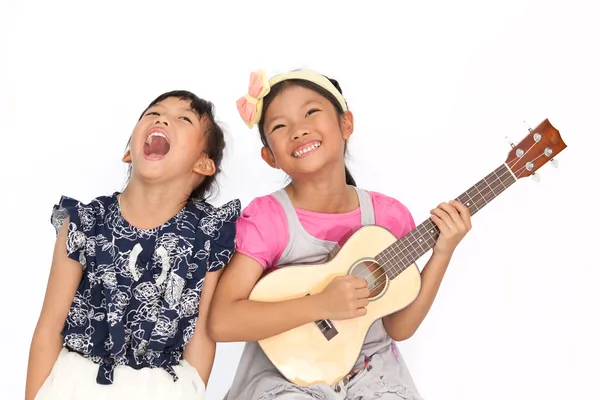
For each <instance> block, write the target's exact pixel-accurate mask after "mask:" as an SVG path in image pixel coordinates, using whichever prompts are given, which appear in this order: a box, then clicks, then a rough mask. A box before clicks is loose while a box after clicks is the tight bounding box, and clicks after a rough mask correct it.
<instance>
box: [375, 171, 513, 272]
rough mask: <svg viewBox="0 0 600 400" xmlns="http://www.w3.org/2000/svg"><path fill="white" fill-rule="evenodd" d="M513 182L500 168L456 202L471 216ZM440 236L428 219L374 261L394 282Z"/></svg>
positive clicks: (510, 173)
mask: <svg viewBox="0 0 600 400" xmlns="http://www.w3.org/2000/svg"><path fill="white" fill-rule="evenodd" d="M516 181H517V178H516V177H515V175H514V174H513V172H512V171H511V169H510V168H509V167H508V166H507V165H506V164H502V165H501V166H499V167H498V168H496V169H495V170H494V171H492V172H491V173H489V174H488V175H487V176H485V177H484V178H483V179H481V180H480V181H479V182H477V183H476V184H475V185H473V186H471V187H470V188H469V189H468V190H466V191H465V192H464V193H462V194H461V195H460V196H458V197H457V198H456V200H458V201H460V202H461V203H462V204H463V205H464V206H466V207H467V208H468V209H469V212H470V213H471V215H474V214H475V213H477V212H478V211H479V210H481V209H482V208H483V207H485V206H486V205H487V204H488V203H489V202H491V201H492V200H493V199H495V198H496V197H498V195H500V193H502V192H504V191H505V190H506V189H508V187H509V186H511V185H512V184H513V183H515V182H516ZM439 235H440V230H439V228H438V227H437V225H436V224H435V223H434V222H433V221H432V220H431V218H428V219H427V220H425V221H424V222H423V223H421V224H420V225H418V226H417V227H416V228H415V229H413V230H412V231H410V232H409V233H407V234H406V235H404V236H403V237H402V238H400V239H399V240H397V241H396V242H394V243H393V244H392V245H391V246H389V247H388V248H386V249H385V250H383V251H382V252H381V253H379V254H378V255H377V256H376V257H375V258H376V260H377V263H378V264H379V265H380V266H381V267H383V269H384V270H385V271H386V274H387V276H388V278H389V279H394V278H395V277H396V276H398V275H400V273H402V271H404V270H405V269H406V268H408V267H409V266H410V265H412V264H414V262H415V261H416V260H418V259H419V258H420V257H421V256H423V255H424V254H425V253H427V252H428V251H429V250H431V249H432V248H433V247H434V246H435V243H436V242H437V239H438V237H439Z"/></svg>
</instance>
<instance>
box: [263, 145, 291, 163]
mask: <svg viewBox="0 0 600 400" xmlns="http://www.w3.org/2000/svg"><path fill="white" fill-rule="evenodd" d="M267 143H269V148H270V149H271V151H272V152H273V155H274V156H275V158H276V159H278V160H280V159H282V158H283V157H285V156H287V155H288V146H287V142H286V141H284V140H268V141H267Z"/></svg>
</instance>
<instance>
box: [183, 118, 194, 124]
mask: <svg viewBox="0 0 600 400" xmlns="http://www.w3.org/2000/svg"><path fill="white" fill-rule="evenodd" d="M181 119H183V120H185V121H187V122H189V123H190V124H191V123H192V120H191V119H189V118H188V117H181Z"/></svg>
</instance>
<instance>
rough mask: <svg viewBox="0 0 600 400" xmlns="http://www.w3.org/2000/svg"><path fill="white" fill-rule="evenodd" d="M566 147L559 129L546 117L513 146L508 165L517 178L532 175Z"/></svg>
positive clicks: (507, 161) (507, 160)
mask: <svg viewBox="0 0 600 400" xmlns="http://www.w3.org/2000/svg"><path fill="white" fill-rule="evenodd" d="M566 147H567V145H566V144H565V142H563V140H562V138H561V137H560V133H559V132H558V130H557V129H556V128H555V127H554V126H552V124H551V123H550V121H548V119H545V120H544V121H543V122H542V123H541V124H539V125H538V126H537V127H536V128H534V129H530V130H529V135H527V136H526V137H525V138H523V140H521V141H520V142H519V143H518V144H516V145H514V146H513V149H512V150H511V151H510V152H509V153H508V157H507V158H506V165H508V167H509V168H510V169H511V170H512V172H513V174H514V175H515V177H516V178H517V179H520V178H524V177H527V176H531V175H533V174H534V173H535V172H536V171H537V170H538V169H540V168H541V167H542V166H543V165H544V164H546V163H547V162H548V161H551V160H552V159H553V158H554V157H555V156H556V155H557V154H558V153H560V152H561V151H563V150H564V149H565V148H566Z"/></svg>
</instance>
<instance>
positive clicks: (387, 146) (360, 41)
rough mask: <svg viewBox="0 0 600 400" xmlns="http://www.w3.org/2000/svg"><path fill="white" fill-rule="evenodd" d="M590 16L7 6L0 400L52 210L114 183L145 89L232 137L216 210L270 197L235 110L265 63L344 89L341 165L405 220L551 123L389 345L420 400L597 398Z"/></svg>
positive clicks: (23, 340)
mask: <svg viewBox="0 0 600 400" xmlns="http://www.w3.org/2000/svg"><path fill="white" fill-rule="evenodd" d="M413 3H414V4H413ZM567 4H568V5H567ZM589 4H593V2H587V1H574V0H569V1H562V2H559V1H549V0H505V1H503V2H494V3H492V2H489V1H488V2H483V1H476V0H471V1H467V0H455V1H452V2H448V1H444V0H438V1H427V2H411V4H410V5H409V4H406V3H405V2H402V3H400V2H397V3H396V2H389V3H388V2H387V1H371V2H367V3H365V2H356V3H352V2H349V1H322V0H321V1H308V0H304V1H301V2H300V1H296V2H293V3H292V2H283V1H261V2H259V1H253V2H246V1H244V2H241V1H240V2H239V4H235V3H234V2H230V1H219V2H216V1H214V2H202V1H189V2H182V1H169V2H166V1H164V2H150V1H139V2H137V3H135V4H134V2H131V1H128V2H125V1H119V2H116V1H114V2H113V1H104V2H100V3H99V2H76V1H73V2H70V3H67V2H62V1H42V0H40V1H37V2H32V1H23V0H20V1H18V2H17V1H16V0H13V1H10V0H1V1H0V57H1V59H0V116H1V119H0V124H1V128H2V139H1V140H0V143H1V145H0V149H1V157H0V178H1V191H2V196H1V197H0V209H1V210H2V229H1V230H0V235H1V240H0V251H1V252H2V258H1V261H0V267H1V268H2V284H1V289H0V302H1V303H0V307H1V310H2V311H1V313H2V314H1V318H0V323H1V329H0V347H2V349H1V354H2V361H1V362H0V368H1V369H2V371H1V372H2V373H1V374H0V376H1V378H0V380H1V386H0V387H1V390H2V398H4V399H18V398H22V397H23V390H24V384H25V373H26V364H27V356H28V350H29V343H30V339H31V334H32V332H33V329H34V326H35V323H36V321H37V317H38V313H39V310H40V307H41V303H42V299H43V296H44V290H45V285H46V279H47V275H48V271H49V266H50V261H51V254H52V246H53V242H54V231H53V228H52V227H51V225H50V221H49V218H50V210H51V208H52V206H53V204H55V202H57V201H58V199H59V197H60V196H61V195H62V194H66V195H69V196H72V197H76V198H78V199H80V200H85V201H89V200H90V199H92V198H93V197H96V196H98V195H102V194H107V193H112V192H113V191H115V190H120V189H122V185H123V183H124V177H125V167H124V165H123V164H122V163H121V162H120V159H121V156H122V154H123V150H124V148H125V144H126V142H127V138H128V135H129V134H130V132H131V130H132V128H133V126H134V124H135V122H136V119H137V117H138V115H139V113H140V112H141V111H142V110H143V108H144V107H145V106H146V105H147V103H149V102H150V101H151V100H152V99H153V98H154V97H155V96H157V95H158V94H160V93H162V92H164V91H168V90H172V89H187V90H191V91H193V92H195V93H197V94H198V95H200V96H201V97H206V98H208V99H210V100H212V101H214V102H215V103H216V105H217V114H218V116H219V118H220V119H221V120H222V121H223V122H224V123H226V126H227V129H228V140H229V141H228V145H229V148H228V153H227V158H226V164H225V166H224V169H225V172H224V174H223V175H222V178H221V191H220V196H219V197H218V198H217V199H216V200H215V202H216V203H219V204H220V203H223V202H225V201H226V200H229V199H231V198H233V197H238V198H240V199H241V200H242V202H243V205H246V204H248V202H249V201H250V200H251V199H252V198H253V197H255V196H259V195H264V194H266V193H268V192H270V191H273V190H275V189H277V188H279V187H280V186H281V184H282V183H283V181H284V179H285V177H284V176H282V175H279V174H278V173H276V172H274V171H272V170H270V169H269V167H268V166H266V164H264V163H263V161H262V160H261V158H260V156H259V149H260V141H259V138H258V133H257V132H256V131H252V132H249V131H248V130H247V128H246V127H245V125H244V124H243V123H242V121H241V119H240V118H239V117H238V115H237V113H236V108H235V100H236V99H237V98H238V97H239V96H241V95H242V94H243V93H244V92H245V90H246V87H247V81H248V76H249V73H250V71H252V70H254V69H256V68H258V67H263V68H266V69H267V71H268V72H269V73H270V74H271V73H277V72H281V71H283V70H287V69H290V68H298V67H310V68H314V69H316V70H319V71H322V72H323V73H325V74H328V75H330V76H333V77H335V78H337V79H338V80H339V81H340V83H341V85H342V88H343V90H344V94H345V96H346V98H347V100H348V102H349V105H350V108H351V109H352V110H353V111H354V115H355V121H356V127H355V134H354V136H353V137H352V139H351V143H350V156H351V158H350V164H349V165H350V168H351V170H352V172H353V174H354V175H355V177H356V179H357V181H358V183H359V184H360V185H361V186H362V187H364V188H366V189H369V190H376V191H380V192H383V193H386V194H388V195H390V196H394V197H396V198H398V199H399V200H400V201H402V202H403V203H404V204H406V205H407V206H408V207H409V209H410V210H411V211H412V213H413V215H414V217H415V220H416V221H417V223H419V222H421V221H422V220H423V219H425V218H427V217H428V211H429V209H431V208H432V207H434V206H435V205H437V204H438V203H439V202H441V201H445V200H449V199H451V198H453V197H454V196H456V195H458V194H460V193H461V192H462V191H463V190H465V189H467V188H468V187H469V186H471V185H472V184H474V183H475V182H476V181H478V180H479V179H480V178H482V177H483V176H484V175H485V174H487V173H488V172H490V171H491V170H492V169H494V168H495V167H497V166H498V165H500V163H502V162H503V161H504V160H505V157H506V155H507V153H508V151H509V145H508V143H507V142H506V140H505V136H507V135H508V136H509V138H510V139H512V140H513V141H515V142H517V141H519V140H520V139H521V138H522V137H524V136H525V135H526V134H527V130H526V126H525V125H523V124H522V121H523V120H526V121H527V122H528V123H529V125H531V126H532V127H535V126H536V125H537V124H538V123H539V122H541V121H542V120H543V119H544V118H549V119H550V121H551V122H552V123H553V124H554V126H555V127H556V128H557V129H559V130H560V132H561V134H562V137H563V139H564V140H565V142H566V143H567V145H568V146H569V147H568V148H567V149H566V150H565V151H564V152H563V153H562V154H561V155H559V156H558V157H557V158H558V160H559V162H560V165H559V168H558V169H553V168H552V167H551V166H550V165H549V164H548V165H546V166H545V167H544V168H543V169H542V170H541V171H540V175H541V178H542V180H541V182H540V183H535V182H533V181H531V180H530V179H527V180H523V181H520V182H518V184H516V185H515V186H513V187H512V188H511V189H509V190H508V191H507V192H506V193H504V194H503V195H501V196H500V198H498V199H497V200H495V201H494V202H493V203H492V204H490V205H489V206H488V207H486V209H485V210H483V211H482V212H481V213H478V214H477V215H476V216H474V219H473V230H472V231H471V232H470V233H469V235H468V236H467V238H466V239H465V240H464V242H463V243H462V244H461V245H460V247H459V248H458V250H457V252H456V254H455V256H454V259H453V261H452V263H451V266H450V268H449V270H448V273H447V275H446V278H445V281H444V283H443V285H442V288H441V291H440V293H439V295H438V297H437V299H436V302H435V303H434V306H433V309H432V310H431V312H430V313H429V315H428V317H427V318H426V320H425V322H424V323H423V325H422V326H421V328H420V329H419V331H418V332H417V334H416V335H415V336H414V337H413V338H411V339H410V340H408V341H406V342H403V343H401V344H400V348H401V351H402V352H403V354H404V356H405V358H406V360H407V362H408V364H409V367H410V369H411V372H412V374H413V377H414V379H415V380H416V382H417V385H418V387H419V389H420V391H421V393H422V394H423V395H424V396H425V398H426V399H429V400H441V399H444V400H451V399H461V400H467V399H473V400H481V399H489V400H492V399H498V400H499V399H532V398H537V399H541V398H544V399H564V398H572V399H575V398H577V399H598V398H600V389H598V386H597V379H598V374H599V373H600V368H599V367H598V365H599V364H598V360H599V359H600V349H599V345H598V338H599V337H600V328H599V327H598V325H597V323H598V305H600V295H598V294H597V292H594V291H595V289H596V288H597V280H598V278H599V277H600V274H599V272H598V269H599V267H600V261H599V259H598V238H599V237H598V224H599V222H600V220H599V218H598V207H597V195H594V194H593V193H592V188H594V187H595V186H596V184H594V182H598V178H597V175H598V174H597V173H596V172H595V171H594V170H593V169H592V160H593V157H595V156H597V154H598V151H599V144H600V141H599V140H598V134H599V129H598V125H597V123H596V121H597V118H596V117H597V116H598V112H599V110H600V102H599V100H598V93H599V91H600V79H599V74H598V71H599V70H600V61H599V60H598V38H600V28H599V26H598V15H599V13H598V11H597V10H593V9H592V7H593V6H590V5H589ZM393 7H396V8H395V9H394V8H393ZM596 7H597V6H596ZM594 167H595V165H594ZM425 261H426V259H425V258H424V259H423V260H421V262H420V265H421V267H422V266H423V265H424V264H425ZM241 349H242V345H241V344H239V343H236V344H226V345H219V347H218V354H217V360H216V363H215V367H214V370H213V374H212V377H211V381H210V384H209V390H208V399H211V400H212V399H220V398H222V395H223V394H224V393H225V391H226V390H227V388H228V385H229V384H230V382H231V380H232V378H233V372H234V370H235V367H236V364H237V361H238V358H239V355H240V352H241Z"/></svg>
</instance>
